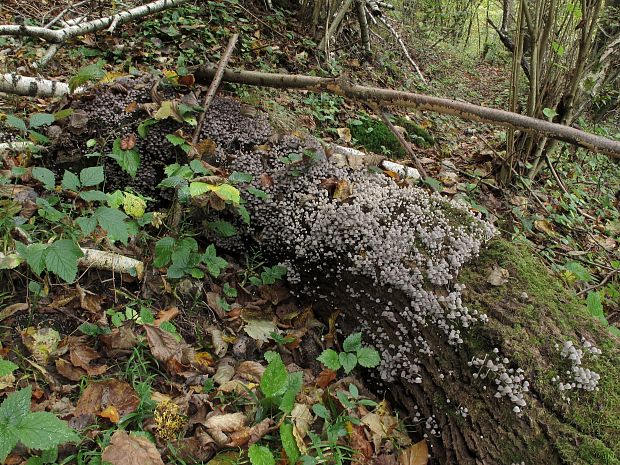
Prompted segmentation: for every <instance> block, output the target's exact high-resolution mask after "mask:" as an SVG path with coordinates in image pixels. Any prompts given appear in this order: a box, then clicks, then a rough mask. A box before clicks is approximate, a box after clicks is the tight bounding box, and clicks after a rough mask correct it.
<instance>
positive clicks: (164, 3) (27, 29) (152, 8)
mask: <svg viewBox="0 0 620 465" xmlns="http://www.w3.org/2000/svg"><path fill="white" fill-rule="evenodd" d="M188 1H189V0H157V1H155V2H152V3H148V4H146V5H141V6H137V7H135V8H132V9H130V10H126V11H122V12H120V13H117V14H115V15H112V16H108V17H106V18H99V19H93V20H91V21H87V22H85V23H82V24H79V25H74V26H67V27H64V28H62V29H49V28H47V27H39V26H25V25H14V24H5V25H0V35H8V36H15V37H38V38H40V39H44V40H46V41H48V42H52V43H61V42H65V41H66V40H68V39H71V38H73V37H76V36H79V35H83V34H88V33H90V32H95V31H101V30H103V29H105V28H108V27H110V26H111V25H114V26H115V27H116V26H117V25H120V24H123V23H126V22H128V21H132V20H134V19H137V18H142V17H144V16H148V15H151V14H154V13H159V12H160V11H164V10H166V9H168V8H172V7H175V6H178V5H181V4H183V3H186V2H188Z"/></svg>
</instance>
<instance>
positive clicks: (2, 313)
mask: <svg viewBox="0 0 620 465" xmlns="http://www.w3.org/2000/svg"><path fill="white" fill-rule="evenodd" d="M29 308H30V306H29V305H28V304H27V303H25V302H20V303H17V304H12V305H9V306H7V307H4V308H3V309H2V310H0V321H2V320H6V319H7V318H9V317H11V316H13V315H14V314H15V313H17V312H24V311H26V310H28V309H29Z"/></svg>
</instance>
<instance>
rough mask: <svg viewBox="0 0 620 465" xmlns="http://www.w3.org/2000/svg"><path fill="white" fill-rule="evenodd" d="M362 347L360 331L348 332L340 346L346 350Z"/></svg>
mask: <svg viewBox="0 0 620 465" xmlns="http://www.w3.org/2000/svg"><path fill="white" fill-rule="evenodd" d="M361 347H362V333H353V334H350V335H349V336H348V337H347V338H346V339H345V340H344V342H343V343H342V348H343V349H344V350H346V351H347V352H356V351H357V350H359V349H360V348H361Z"/></svg>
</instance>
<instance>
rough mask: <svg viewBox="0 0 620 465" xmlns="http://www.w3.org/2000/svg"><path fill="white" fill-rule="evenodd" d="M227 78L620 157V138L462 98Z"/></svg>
mask: <svg viewBox="0 0 620 465" xmlns="http://www.w3.org/2000/svg"><path fill="white" fill-rule="evenodd" d="M215 71H216V67H215V66H212V65H211V66H203V67H200V68H198V69H197V70H195V73H194V74H195V76H196V78H197V80H199V81H210V80H211V79H213V76H214V75H215ZM223 80H224V81H226V82H231V83H236V84H247V85H254V86H261V87H274V88H279V89H303V90H309V91H312V92H329V93H332V94H336V95H340V96H342V97H346V98H350V99H354V100H360V101H363V102H377V103H380V104H381V105H384V106H386V105H392V106H396V107H403V108H414V109H416V110H421V111H433V112H435V113H440V114H444V115H452V116H457V117H459V118H461V119H464V120H469V121H478V122H481V123H488V124H493V125H497V126H502V127H507V128H514V129H518V130H520V131H526V132H530V133H537V134H540V135H542V136H545V137H550V138H552V139H557V140H560V141H563V142H567V143H569V144H573V145H576V146H579V147H583V148H586V149H588V150H592V151H594V152H599V153H604V154H606V155H609V156H611V157H613V158H617V159H620V142H618V141H614V140H611V139H607V138H605V137H602V136H597V135H595V134H590V133H588V132H584V131H581V130H579V129H576V128H573V127H570V126H564V125H561V124H557V123H552V122H550V121H545V120H541V119H537V118H532V117H529V116H525V115H520V114H518V113H511V112H509V111H505V110H499V109H495V108H488V107H483V106H481V105H475V104H472V103H468V102H463V101H458V100H452V99H447V98H441V97H432V96H429V95H424V94H417V93H413V92H405V91H399V90H392V89H383V88H380V87H371V86H363V85H358V84H352V83H350V82H347V81H345V80H342V79H330V78H321V77H315V76H304V75H301V74H278V73H263V72H259V71H246V70H239V69H236V70H231V69H227V70H226V71H225V72H224V77H223Z"/></svg>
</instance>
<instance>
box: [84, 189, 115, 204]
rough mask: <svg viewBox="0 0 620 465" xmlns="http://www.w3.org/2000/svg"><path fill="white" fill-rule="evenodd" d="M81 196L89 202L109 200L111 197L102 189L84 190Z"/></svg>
mask: <svg viewBox="0 0 620 465" xmlns="http://www.w3.org/2000/svg"><path fill="white" fill-rule="evenodd" d="M80 198H81V199H83V200H86V201H87V202H107V201H108V199H109V197H108V194H106V193H105V192H101V191H83V192H80Z"/></svg>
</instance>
